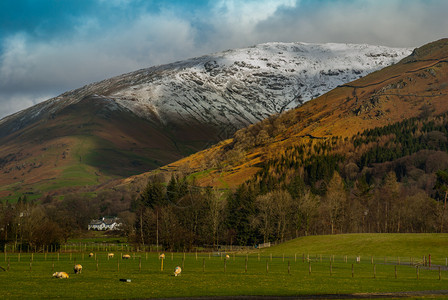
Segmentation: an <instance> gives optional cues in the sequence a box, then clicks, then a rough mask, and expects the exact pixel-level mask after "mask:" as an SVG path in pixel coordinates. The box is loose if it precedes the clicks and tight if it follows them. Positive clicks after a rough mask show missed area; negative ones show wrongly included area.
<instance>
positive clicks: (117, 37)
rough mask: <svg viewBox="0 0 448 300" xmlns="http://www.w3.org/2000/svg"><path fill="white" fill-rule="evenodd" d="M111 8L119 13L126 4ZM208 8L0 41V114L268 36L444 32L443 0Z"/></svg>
mask: <svg viewBox="0 0 448 300" xmlns="http://www.w3.org/2000/svg"><path fill="white" fill-rule="evenodd" d="M99 1H105V0H99ZM112 4H113V5H115V6H116V7H122V8H123V9H124V8H125V7H127V6H129V5H130V4H131V1H130V0H114V2H113V3H112ZM112 4H111V5H112ZM210 6H211V7H210ZM210 6H208V9H209V10H207V11H205V10H200V9H197V10H195V11H193V12H188V13H185V14H184V13H182V12H181V11H179V8H178V7H177V8H176V7H174V5H172V6H170V5H167V6H164V7H161V8H159V11H158V12H157V13H149V12H148V11H145V10H142V12H141V13H140V14H137V16H136V17H135V18H133V19H131V20H128V21H123V22H121V23H116V24H109V27H107V26H106V25H105V23H103V22H102V19H101V18H100V17H101V16H100V17H98V16H96V15H93V16H92V15H91V16H88V17H80V18H78V19H77V22H76V25H75V27H74V28H72V29H74V30H72V31H71V32H72V35H71V36H63V37H59V38H57V37H53V38H52V39H50V40H35V39H32V38H30V37H29V36H27V35H26V34H24V33H19V34H14V35H11V36H9V37H7V38H6V39H5V38H4V39H3V41H2V40H0V42H3V45H2V46H3V48H2V49H3V52H1V53H0V55H1V56H0V104H1V105H0V107H1V109H0V118H1V117H4V116H5V115H6V114H10V113H12V112H14V110H15V109H22V108H24V107H25V106H26V105H32V104H34V103H36V102H37V101H40V100H42V97H44V96H48V98H50V96H56V95H57V94H59V93H62V92H64V91H67V90H70V89H75V88H78V87H81V86H82V85H84V84H87V83H91V82H94V81H98V80H102V79H105V78H107V77H111V76H114V75H119V74H121V73H125V72H129V71H133V70H137V69H141V68H145V67H149V66H152V65H157V64H163V63H169V62H173V61H176V60H181V59H186V58H189V57H194V56H200V55H204V54H208V53H210V52H215V51H220V50H225V49H230V48H238V47H245V46H250V45H253V44H257V43H262V42H269V41H285V42H286V41H289V42H291V41H303V42H350V43H369V44H380V45H386V46H399V47H412V46H419V45H422V44H424V43H427V42H430V41H433V40H436V39H439V38H441V37H444V36H446V28H448V18H446V17H445V12H446V11H448V1H443V0H428V1H423V0H395V1H390V0H363V1H351V0H338V1H311V0H301V1H295V0H277V1H274V0H247V1H243V0H217V1H215V2H210ZM114 20H115V19H114ZM0 49H1V48H0Z"/></svg>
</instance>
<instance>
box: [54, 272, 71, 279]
mask: <svg viewBox="0 0 448 300" xmlns="http://www.w3.org/2000/svg"><path fill="white" fill-rule="evenodd" d="M53 277H56V278H60V279H66V278H68V277H69V276H68V274H67V273H65V272H55V273H53Z"/></svg>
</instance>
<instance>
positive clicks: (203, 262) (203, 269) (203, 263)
mask: <svg viewBox="0 0 448 300" xmlns="http://www.w3.org/2000/svg"><path fill="white" fill-rule="evenodd" d="M202 272H205V258H203V259H202Z"/></svg>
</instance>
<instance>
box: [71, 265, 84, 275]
mask: <svg viewBox="0 0 448 300" xmlns="http://www.w3.org/2000/svg"><path fill="white" fill-rule="evenodd" d="M73 271H75V274H78V273H81V271H82V266H81V265H80V264H77V265H75V266H74V267H73Z"/></svg>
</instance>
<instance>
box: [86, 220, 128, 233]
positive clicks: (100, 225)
mask: <svg viewBox="0 0 448 300" xmlns="http://www.w3.org/2000/svg"><path fill="white" fill-rule="evenodd" d="M120 226H121V222H120V219H119V218H116V217H112V218H108V217H103V218H101V219H98V220H91V221H90V223H89V225H88V226H87V229H88V230H118V229H120Z"/></svg>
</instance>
